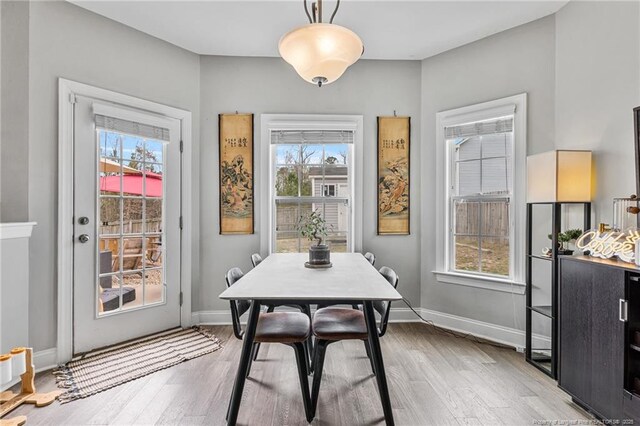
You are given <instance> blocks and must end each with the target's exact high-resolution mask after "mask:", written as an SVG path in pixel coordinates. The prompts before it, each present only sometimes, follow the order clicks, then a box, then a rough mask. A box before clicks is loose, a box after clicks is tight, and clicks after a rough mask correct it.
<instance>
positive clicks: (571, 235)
mask: <svg viewBox="0 0 640 426" xmlns="http://www.w3.org/2000/svg"><path fill="white" fill-rule="evenodd" d="M581 235H582V229H569V230H567V231H564V232H559V233H558V236H557V238H556V240H557V241H558V254H559V255H569V256H570V255H572V254H573V250H570V249H569V247H568V245H567V246H565V244H569V243H570V242H571V241H575V240H577V239H578V238H580V236H581ZM548 237H549V239H550V240H552V241H553V235H552V234H549V235H548Z"/></svg>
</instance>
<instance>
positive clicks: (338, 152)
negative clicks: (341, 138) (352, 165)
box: [324, 144, 349, 165]
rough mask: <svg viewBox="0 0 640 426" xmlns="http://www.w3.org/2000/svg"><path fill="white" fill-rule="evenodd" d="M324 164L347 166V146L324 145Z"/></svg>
mask: <svg viewBox="0 0 640 426" xmlns="http://www.w3.org/2000/svg"><path fill="white" fill-rule="evenodd" d="M324 157H325V160H324V162H325V164H343V165H346V164H348V159H349V145H348V144H326V145H325V146H324Z"/></svg>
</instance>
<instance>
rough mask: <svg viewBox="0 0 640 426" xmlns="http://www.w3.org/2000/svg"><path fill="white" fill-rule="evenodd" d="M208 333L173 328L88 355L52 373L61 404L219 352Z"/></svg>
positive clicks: (77, 358)
mask: <svg viewBox="0 0 640 426" xmlns="http://www.w3.org/2000/svg"><path fill="white" fill-rule="evenodd" d="M221 347H222V346H221V345H220V341H219V340H218V338H217V337H216V336H214V335H213V334H211V333H209V332H208V331H207V330H205V329H202V328H199V327H193V328H188V329H173V330H169V331H166V332H163V333H159V334H155V335H153V336H147V337H145V338H142V339H139V340H134V341H131V342H127V343H124V344H121V345H117V346H111V347H109V348H106V349H101V350H97V351H92V352H88V353H86V354H84V355H81V356H78V357H76V358H74V359H72V360H71V361H69V362H68V363H67V364H65V365H64V366H61V367H59V368H58V369H56V370H54V372H53V374H54V375H55V376H56V382H57V384H58V387H60V388H63V389H65V392H64V393H63V394H62V395H60V396H59V397H58V399H59V401H60V402H61V403H66V402H69V401H73V400H75V399H80V398H86V397H88V396H91V395H94V394H96V393H98V392H102V391H104V390H107V389H109V388H112V387H114V386H118V385H121V384H123V383H126V382H129V381H131V380H135V379H138V378H140V377H143V376H146V375H147V374H151V373H153V372H156V371H158V370H162V369H164V368H169V367H172V366H174V365H176V364H180V363H181V362H184V361H187V360H190V359H193V358H197V357H199V356H202V355H205V354H208V353H211V352H214V351H216V350H218V349H220V348H221Z"/></svg>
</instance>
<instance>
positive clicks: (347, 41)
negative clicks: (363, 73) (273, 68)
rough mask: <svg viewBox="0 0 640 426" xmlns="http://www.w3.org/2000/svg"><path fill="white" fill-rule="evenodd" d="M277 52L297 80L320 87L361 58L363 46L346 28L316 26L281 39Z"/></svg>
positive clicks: (307, 27)
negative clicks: (295, 75)
mask: <svg viewBox="0 0 640 426" xmlns="http://www.w3.org/2000/svg"><path fill="white" fill-rule="evenodd" d="M278 50H279V51H280V56H282V58H283V59H284V60H285V61H287V62H288V63H289V64H291V65H292V66H293V68H294V69H295V70H296V72H297V73H298V74H299V75H300V77H302V78H303V79H304V80H306V81H308V82H309V83H314V84H319V85H322V84H329V83H332V82H334V81H336V80H337V79H338V78H340V76H341V75H342V74H343V73H344V72H345V71H346V69H347V68H348V67H349V66H351V65H352V64H353V63H354V62H356V61H357V60H358V59H359V58H360V56H362V52H363V50H364V46H363V44H362V40H360V37H358V35H357V34H356V33H354V32H353V31H351V30H350V29H348V28H345V27H341V26H339V25H335V24H326V23H316V24H307V25H304V26H302V27H299V28H296V29H295V30H292V31H290V32H288V33H287V34H285V35H284V36H282V38H281V39H280V43H279V45H278Z"/></svg>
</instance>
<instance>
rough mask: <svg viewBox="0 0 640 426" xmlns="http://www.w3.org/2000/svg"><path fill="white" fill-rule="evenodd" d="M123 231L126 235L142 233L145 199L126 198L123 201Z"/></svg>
mask: <svg viewBox="0 0 640 426" xmlns="http://www.w3.org/2000/svg"><path fill="white" fill-rule="evenodd" d="M122 205H123V210H122V217H123V220H124V222H123V224H122V225H123V226H122V227H123V230H122V232H123V233H124V234H139V233H142V212H143V208H144V199H143V198H124V199H123V200H122Z"/></svg>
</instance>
